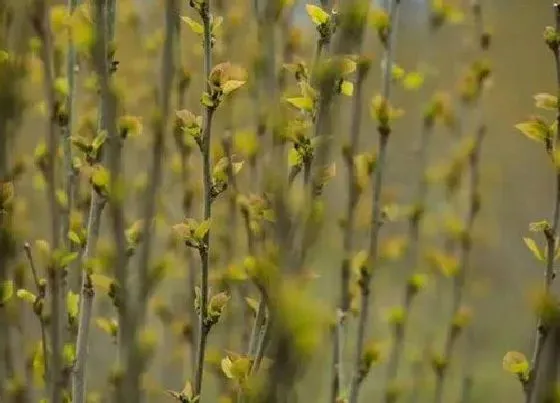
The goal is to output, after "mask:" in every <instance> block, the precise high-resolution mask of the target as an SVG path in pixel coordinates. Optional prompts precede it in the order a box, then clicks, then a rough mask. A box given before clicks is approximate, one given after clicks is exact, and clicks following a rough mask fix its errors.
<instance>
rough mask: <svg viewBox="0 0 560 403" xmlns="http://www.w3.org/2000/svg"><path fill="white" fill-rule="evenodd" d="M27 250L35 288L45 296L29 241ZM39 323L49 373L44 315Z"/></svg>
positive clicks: (46, 371)
mask: <svg viewBox="0 0 560 403" xmlns="http://www.w3.org/2000/svg"><path fill="white" fill-rule="evenodd" d="M23 248H24V250H25V256H26V257H27V261H28V263H29V267H30V268H31V273H32V274H33V282H34V283H35V288H36V289H37V292H38V293H39V295H40V296H41V297H42V298H44V292H43V291H42V287H41V286H40V283H39V275H38V274H37V266H36V265H35V260H34V259H33V253H32V252H31V245H30V244H29V242H26V243H25V244H24V245H23ZM39 325H40V327H41V348H42V349H43V362H44V365H45V374H48V373H49V359H48V358H49V357H48V355H47V354H48V352H47V330H46V328H45V322H44V321H43V318H42V317H39Z"/></svg>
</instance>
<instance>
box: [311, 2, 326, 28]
mask: <svg viewBox="0 0 560 403" xmlns="http://www.w3.org/2000/svg"><path fill="white" fill-rule="evenodd" d="M305 9H306V11H307V14H308V15H309V17H310V18H311V21H312V22H313V24H315V25H322V24H325V23H327V22H328V21H329V19H330V15H329V14H328V13H327V12H326V11H324V10H323V9H322V8H321V7H317V6H315V5H313V4H306V5H305Z"/></svg>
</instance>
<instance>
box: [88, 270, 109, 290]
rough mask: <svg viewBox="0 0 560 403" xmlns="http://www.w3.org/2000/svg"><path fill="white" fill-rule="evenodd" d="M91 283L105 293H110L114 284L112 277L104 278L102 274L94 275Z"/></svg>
mask: <svg viewBox="0 0 560 403" xmlns="http://www.w3.org/2000/svg"><path fill="white" fill-rule="evenodd" d="M91 282H92V283H93V285H94V286H96V287H99V288H100V289H102V290H103V291H105V292H108V291H109V289H110V287H111V284H113V280H112V279H111V278H110V277H107V276H104V275H102V274H92V275H91Z"/></svg>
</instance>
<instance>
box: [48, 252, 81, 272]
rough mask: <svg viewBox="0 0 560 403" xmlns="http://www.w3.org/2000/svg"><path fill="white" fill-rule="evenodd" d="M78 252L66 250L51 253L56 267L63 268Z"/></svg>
mask: <svg viewBox="0 0 560 403" xmlns="http://www.w3.org/2000/svg"><path fill="white" fill-rule="evenodd" d="M78 255H79V253H78V252H68V251H63V250H59V251H55V253H54V254H53V256H54V258H55V261H56V265H57V267H60V268H63V267H68V265H69V264H70V263H72V262H73V261H74V260H76V259H77V258H78Z"/></svg>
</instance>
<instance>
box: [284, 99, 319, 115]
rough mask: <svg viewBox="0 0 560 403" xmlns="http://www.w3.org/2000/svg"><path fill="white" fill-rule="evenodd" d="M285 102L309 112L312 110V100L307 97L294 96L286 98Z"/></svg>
mask: <svg viewBox="0 0 560 403" xmlns="http://www.w3.org/2000/svg"><path fill="white" fill-rule="evenodd" d="M286 102H288V103H289V104H290V105H292V106H293V107H294V108H297V109H300V110H304V111H307V112H311V111H312V110H313V100H312V99H311V98H308V97H294V98H286Z"/></svg>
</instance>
